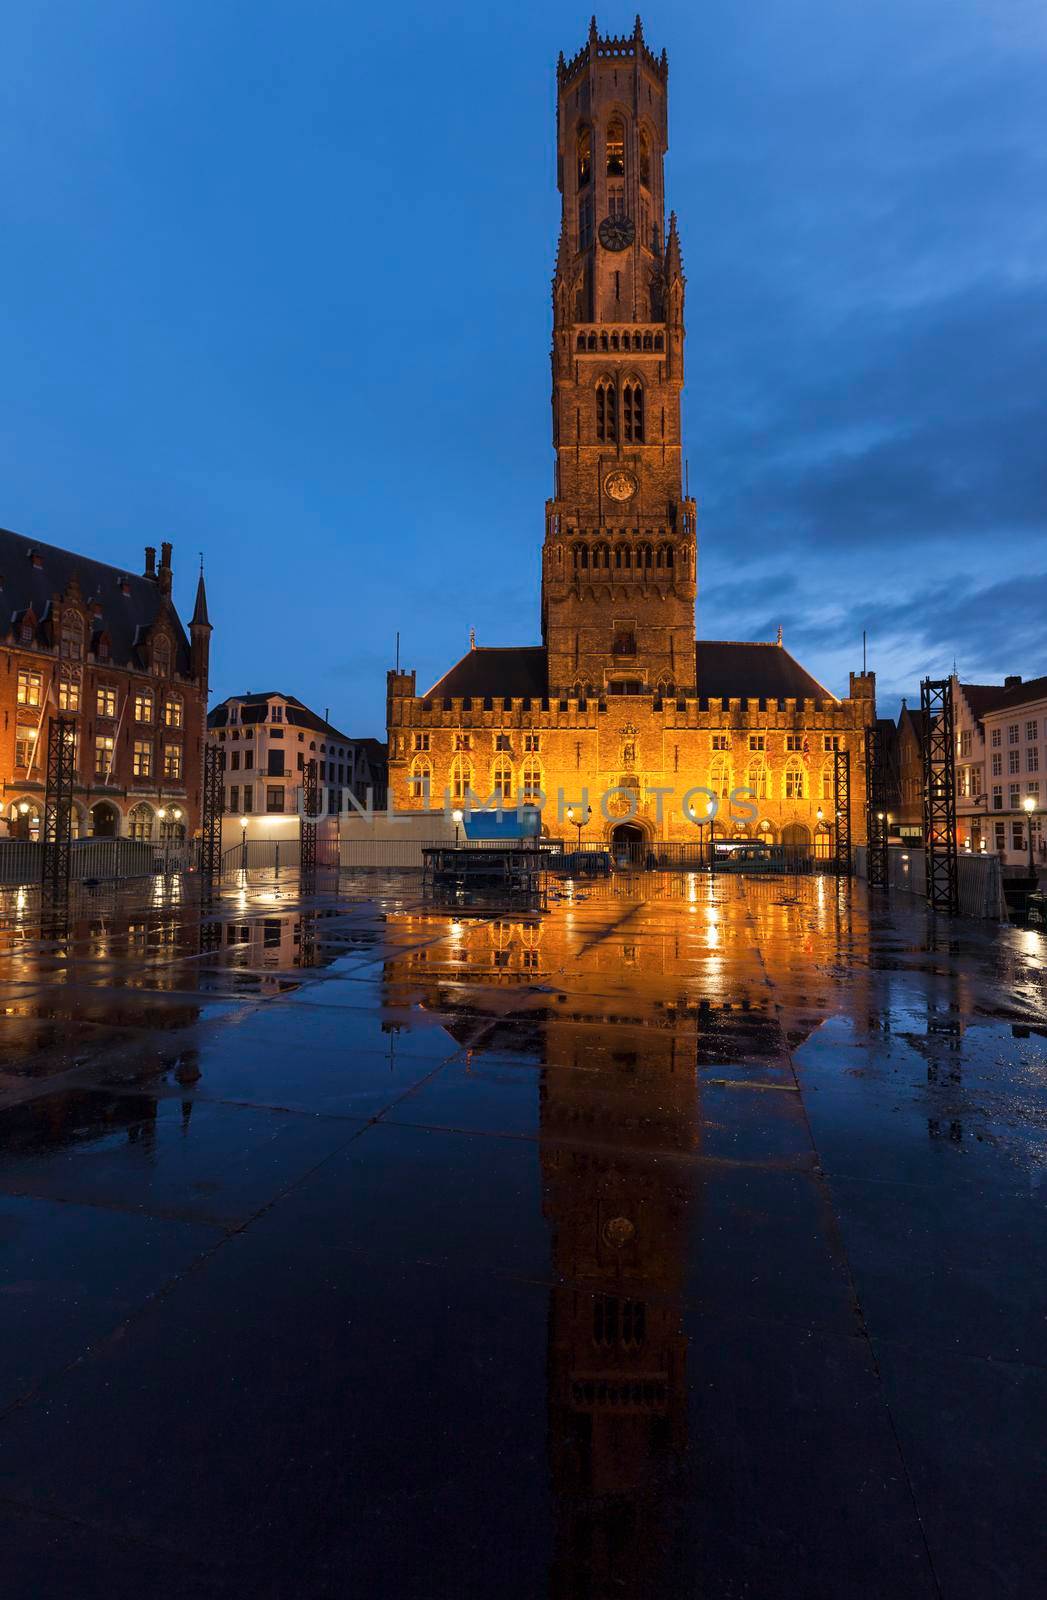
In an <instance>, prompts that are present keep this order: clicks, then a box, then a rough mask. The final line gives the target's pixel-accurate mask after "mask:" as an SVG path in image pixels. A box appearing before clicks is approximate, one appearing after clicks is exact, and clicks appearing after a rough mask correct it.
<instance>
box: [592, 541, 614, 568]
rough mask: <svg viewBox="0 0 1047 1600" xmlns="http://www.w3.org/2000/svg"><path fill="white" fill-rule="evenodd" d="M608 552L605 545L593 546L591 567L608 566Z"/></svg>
mask: <svg viewBox="0 0 1047 1600" xmlns="http://www.w3.org/2000/svg"><path fill="white" fill-rule="evenodd" d="M609 557H610V551H609V549H608V547H607V545H605V544H594V545H593V566H594V567H606V566H609V565H610V561H609Z"/></svg>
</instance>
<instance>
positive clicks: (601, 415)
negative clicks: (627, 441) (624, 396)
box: [596, 378, 618, 444]
mask: <svg viewBox="0 0 1047 1600" xmlns="http://www.w3.org/2000/svg"><path fill="white" fill-rule="evenodd" d="M596 437H597V439H598V441H599V442H600V443H601V444H617V443H618V389H617V386H616V384H615V382H614V380H613V378H601V379H600V381H599V383H598V384H597V385H596Z"/></svg>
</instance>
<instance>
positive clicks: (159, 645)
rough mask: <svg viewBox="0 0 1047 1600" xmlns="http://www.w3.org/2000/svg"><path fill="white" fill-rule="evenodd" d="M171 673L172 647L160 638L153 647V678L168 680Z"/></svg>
mask: <svg viewBox="0 0 1047 1600" xmlns="http://www.w3.org/2000/svg"><path fill="white" fill-rule="evenodd" d="M170 672H171V646H170V644H169V642H168V641H167V640H166V639H164V638H160V639H157V641H156V643H155V644H154V645H153V676H154V677H156V678H166V677H168V676H169V675H170Z"/></svg>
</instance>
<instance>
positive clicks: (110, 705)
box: [95, 688, 116, 717]
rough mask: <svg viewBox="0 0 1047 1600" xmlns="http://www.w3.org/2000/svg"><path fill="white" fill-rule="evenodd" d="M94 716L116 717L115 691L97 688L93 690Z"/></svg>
mask: <svg viewBox="0 0 1047 1600" xmlns="http://www.w3.org/2000/svg"><path fill="white" fill-rule="evenodd" d="M95 715H96V716H99V717H115V716H116V690H115V689H106V688H99V689H96V690H95Z"/></svg>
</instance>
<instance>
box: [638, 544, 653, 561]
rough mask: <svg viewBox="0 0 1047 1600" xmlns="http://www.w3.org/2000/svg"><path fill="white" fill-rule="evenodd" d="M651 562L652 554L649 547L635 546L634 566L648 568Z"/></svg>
mask: <svg viewBox="0 0 1047 1600" xmlns="http://www.w3.org/2000/svg"><path fill="white" fill-rule="evenodd" d="M653 561H654V552H653V551H652V549H651V546H650V545H649V544H638V545H637V546H636V565H637V566H638V567H649V566H651V565H652V563H653Z"/></svg>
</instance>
